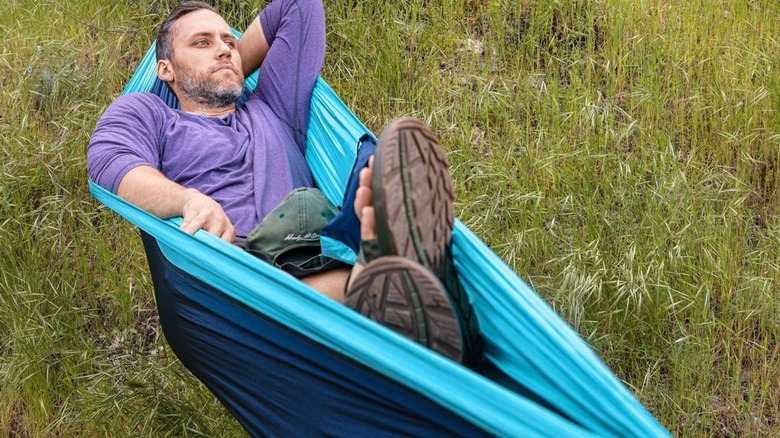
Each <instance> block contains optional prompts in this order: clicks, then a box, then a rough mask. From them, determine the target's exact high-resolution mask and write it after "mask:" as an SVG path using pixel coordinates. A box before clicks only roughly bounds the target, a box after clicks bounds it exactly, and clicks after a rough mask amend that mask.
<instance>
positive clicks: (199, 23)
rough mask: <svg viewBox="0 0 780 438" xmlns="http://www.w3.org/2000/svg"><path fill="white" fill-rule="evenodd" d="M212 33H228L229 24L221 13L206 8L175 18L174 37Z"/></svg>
mask: <svg viewBox="0 0 780 438" xmlns="http://www.w3.org/2000/svg"><path fill="white" fill-rule="evenodd" d="M213 33H218V34H225V33H226V34H230V33H231V32H230V26H229V25H228V24H227V22H226V21H225V19H224V18H222V16H221V15H219V14H217V13H215V12H213V11H210V10H208V9H199V10H197V11H194V12H190V13H189V14H187V15H185V16H183V17H181V18H179V19H178V20H176V25H175V29H174V38H175V39H179V38H189V37H192V36H196V35H203V34H213Z"/></svg>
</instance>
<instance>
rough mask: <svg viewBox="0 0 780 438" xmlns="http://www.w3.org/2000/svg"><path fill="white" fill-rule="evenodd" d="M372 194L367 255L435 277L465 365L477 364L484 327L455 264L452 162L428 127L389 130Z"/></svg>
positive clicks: (404, 124) (397, 124) (400, 122)
mask: <svg viewBox="0 0 780 438" xmlns="http://www.w3.org/2000/svg"><path fill="white" fill-rule="evenodd" d="M372 190H373V196H374V202H373V206H374V212H375V216H376V232H377V236H378V237H377V241H376V242H364V244H363V249H364V250H365V249H366V247H367V244H368V246H372V247H373V250H372V251H370V252H371V253H374V254H376V253H378V254H379V255H381V256H401V257H404V258H407V259H409V260H412V261H414V262H417V263H419V264H420V265H422V266H423V267H425V268H427V269H428V270H430V271H431V272H433V273H434V274H435V275H436V277H437V278H438V279H439V281H440V283H441V284H443V285H444V286H445V290H446V291H447V292H448V294H449V296H450V298H451V301H452V302H453V306H452V308H453V309H454V311H455V312H456V319H457V321H458V325H459V332H460V334H461V342H460V343H461V345H462V347H463V355H462V360H461V362H462V363H464V364H466V365H471V364H475V363H477V362H478V361H479V359H480V358H481V353H482V344H481V338H480V337H479V324H478V322H477V318H476V315H475V314H474V311H473V308H472V306H471V304H470V303H469V300H468V296H467V295H466V293H465V291H464V290H463V288H462V286H461V284H460V282H459V281H458V278H457V273H456V271H455V269H454V265H453V260H452V252H451V240H452V229H453V226H454V224H455V210H454V208H453V205H452V203H453V200H454V197H455V190H454V188H453V185H452V178H451V177H450V173H449V163H448V161H447V156H446V155H445V154H444V151H442V150H441V148H440V147H439V139H438V138H437V137H436V135H435V134H434V133H433V132H432V131H431V130H430V129H429V128H428V126H426V125H425V123H423V122H422V121H420V120H417V119H413V118H401V119H397V120H394V121H392V122H390V123H388V125H387V126H386V127H385V128H384V130H383V131H382V134H381V135H380V136H379V141H378V142H377V145H376V149H375V151H374V179H373V181H372ZM374 257H375V255H374ZM368 261H370V258H369V259H368Z"/></svg>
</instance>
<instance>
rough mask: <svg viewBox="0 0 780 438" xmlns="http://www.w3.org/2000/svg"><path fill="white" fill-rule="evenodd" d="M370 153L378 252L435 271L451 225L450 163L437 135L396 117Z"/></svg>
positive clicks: (452, 191) (443, 252) (418, 124)
mask: <svg viewBox="0 0 780 438" xmlns="http://www.w3.org/2000/svg"><path fill="white" fill-rule="evenodd" d="M374 157H375V158H374V160H375V164H374V169H375V170H374V180H373V181H372V188H373V192H374V211H375V214H376V227H377V235H378V236H379V238H378V241H379V248H380V251H381V252H382V254H384V255H398V256H401V257H406V258H408V259H410V260H414V261H416V262H418V263H419V264H421V265H423V266H424V267H426V268H428V269H430V270H431V271H433V272H438V269H439V267H440V266H441V264H442V263H443V260H444V257H445V255H446V254H445V249H446V248H447V247H448V245H449V244H450V240H451V236H452V229H453V226H454V223H455V211H454V208H453V206H452V203H453V200H454V197H455V196H454V189H453V185H452V179H451V178H450V175H449V163H448V161H447V157H446V155H445V154H444V152H443V151H442V150H441V148H439V140H438V138H437V137H436V135H435V134H433V132H431V130H430V129H429V128H428V127H427V126H426V125H425V124H424V123H423V122H421V121H419V120H417V119H413V118H402V119H397V120H394V121H392V122H390V123H389V124H388V125H387V126H386V127H385V129H384V130H383V131H382V134H381V135H380V137H379V142H378V144H377V146H376V150H375V153H374Z"/></svg>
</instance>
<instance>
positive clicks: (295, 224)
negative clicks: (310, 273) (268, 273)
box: [246, 187, 339, 266]
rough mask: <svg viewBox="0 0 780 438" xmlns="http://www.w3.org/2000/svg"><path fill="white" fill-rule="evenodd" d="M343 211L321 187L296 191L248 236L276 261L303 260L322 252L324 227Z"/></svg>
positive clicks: (249, 245) (253, 246) (249, 243)
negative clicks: (321, 235)
mask: <svg viewBox="0 0 780 438" xmlns="http://www.w3.org/2000/svg"><path fill="white" fill-rule="evenodd" d="M338 213H339V210H338V209H337V208H336V207H334V206H333V204H331V203H330V201H328V198H326V197H325V195H323V194H322V192H320V191H319V190H317V189H313V188H306V187H302V188H298V189H295V190H293V191H292V192H291V193H290V194H289V195H287V197H286V198H284V200H283V201H282V203H281V204H279V205H278V206H277V207H276V208H274V209H273V210H271V212H270V213H268V215H267V216H266V217H265V218H264V219H263V221H262V222H261V223H260V225H258V226H257V227H256V228H255V229H254V230H252V232H251V233H249V236H247V239H246V245H247V249H250V250H254V251H258V252H260V253H262V254H263V255H265V256H266V257H267V258H268V259H269V260H270V261H271V262H272V263H273V264H275V265H277V266H281V265H282V264H284V263H294V264H297V263H303V262H305V261H306V260H308V259H310V258H311V257H313V256H315V255H319V254H320V252H321V247H320V230H322V227H324V226H325V224H327V223H328V222H330V220H331V219H333V218H334V217H336V215H338Z"/></svg>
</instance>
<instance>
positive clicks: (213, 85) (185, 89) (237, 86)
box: [174, 64, 244, 108]
mask: <svg viewBox="0 0 780 438" xmlns="http://www.w3.org/2000/svg"><path fill="white" fill-rule="evenodd" d="M174 67H175V68H176V70H177V72H178V75H177V82H178V85H179V90H180V91H181V93H182V94H184V95H186V96H187V97H188V98H189V99H190V100H192V101H194V102H196V103H198V104H200V105H204V106H206V107H207V108H224V107H227V106H230V105H233V104H235V103H236V102H237V101H238V98H239V97H241V94H243V92H244V78H243V76H240V75H239V80H238V81H237V82H227V81H224V82H217V81H210V80H209V79H208V78H207V77H204V76H205V75H198V73H197V72H195V71H194V70H193V69H190V68H189V67H185V66H184V65H175V64H174Z"/></svg>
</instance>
